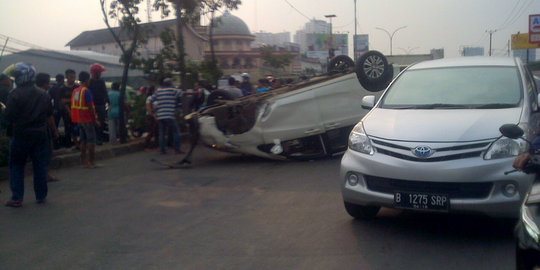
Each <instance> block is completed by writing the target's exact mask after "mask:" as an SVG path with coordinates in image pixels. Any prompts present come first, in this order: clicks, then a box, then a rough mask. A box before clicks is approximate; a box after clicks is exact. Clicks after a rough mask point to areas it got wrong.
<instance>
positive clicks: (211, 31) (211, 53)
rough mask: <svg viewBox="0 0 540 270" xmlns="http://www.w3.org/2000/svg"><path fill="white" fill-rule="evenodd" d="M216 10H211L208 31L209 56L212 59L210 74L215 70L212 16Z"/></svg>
mask: <svg viewBox="0 0 540 270" xmlns="http://www.w3.org/2000/svg"><path fill="white" fill-rule="evenodd" d="M215 12H216V10H215V9H212V17H211V18H210V30H209V31H208V38H209V40H210V55H211V57H212V72H213V71H214V70H215V69H216V67H217V63H216V53H215V51H214V14H215Z"/></svg>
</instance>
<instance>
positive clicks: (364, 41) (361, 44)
mask: <svg viewBox="0 0 540 270" xmlns="http://www.w3.org/2000/svg"><path fill="white" fill-rule="evenodd" d="M355 51H356V52H365V51H369V35H356V49H355Z"/></svg>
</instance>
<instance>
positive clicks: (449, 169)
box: [340, 150, 534, 218]
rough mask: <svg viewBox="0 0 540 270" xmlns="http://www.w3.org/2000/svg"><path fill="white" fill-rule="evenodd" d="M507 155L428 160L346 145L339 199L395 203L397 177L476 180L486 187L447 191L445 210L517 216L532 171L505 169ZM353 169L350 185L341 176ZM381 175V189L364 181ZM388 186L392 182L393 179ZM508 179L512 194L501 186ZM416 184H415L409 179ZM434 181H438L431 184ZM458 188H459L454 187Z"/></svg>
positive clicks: (418, 180)
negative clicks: (476, 190) (477, 190)
mask: <svg viewBox="0 0 540 270" xmlns="http://www.w3.org/2000/svg"><path fill="white" fill-rule="evenodd" d="M512 160H513V159H512V158H507V159H500V160H484V159H483V158H481V157H475V158H465V159H459V160H452V161H441V162H432V163H423V162H415V161H409V160H403V159H398V158H394V157H390V156H387V155H384V154H380V153H377V152H376V153H375V154H374V155H372V156H370V155H366V154H363V153H358V152H355V151H352V150H347V152H346V153H345V155H344V156H343V158H342V161H341V170H340V183H341V191H342V195H343V200H344V201H347V202H349V203H354V204H359V205H374V206H383V207H394V192H395V191H401V190H399V188H400V187H399V186H402V185H401V183H400V182H406V183H414V184H416V185H418V186H422V185H424V184H425V183H426V182H430V183H443V184H444V183H450V184H452V183H455V184H456V185H453V187H457V189H459V188H460V185H461V184H464V185H468V183H478V184H480V185H482V183H484V184H485V185H484V188H485V186H487V187H488V190H487V192H485V193H484V195H482V194H480V193H482V192H480V193H479V194H475V195H474V196H473V195H471V196H470V197H468V196H469V195H468V194H465V193H464V195H462V196H460V195H459V194H456V195H451V196H450V208H449V212H462V213H476V214H485V215H488V216H492V217H509V218H517V217H518V216H519V207H520V205H521V202H522V200H523V198H524V195H525V193H526V192H527V190H528V188H529V186H530V185H531V183H532V182H533V180H534V175H527V174H524V173H513V174H509V175H504V172H505V171H509V170H511V169H512V167H511V164H512ZM348 173H355V174H356V175H357V176H358V177H359V183H358V184H357V185H355V186H351V185H350V184H349V183H348V182H347V181H346V177H347V175H348ZM378 179H385V180H386V181H387V184H388V183H390V184H389V185H386V187H385V188H384V189H382V190H381V189H379V188H377V189H374V188H373V186H371V185H370V184H369V182H368V181H367V180H369V181H371V183H373V181H377V180H378ZM396 183H397V185H396V187H395V188H394V190H392V184H396ZM508 184H514V185H515V187H516V189H517V192H516V193H515V194H513V195H511V196H509V195H508V194H506V193H505V192H504V188H505V186H506V185H508ZM413 186H415V185H413ZM434 186H438V185H434ZM458 193H459V192H458Z"/></svg>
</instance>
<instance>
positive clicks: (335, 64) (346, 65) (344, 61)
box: [328, 55, 354, 73]
mask: <svg viewBox="0 0 540 270" xmlns="http://www.w3.org/2000/svg"><path fill="white" fill-rule="evenodd" d="M353 67H354V61H353V60H352V59H351V58H350V57H348V56H346V55H338V56H336V57H334V58H332V60H330V63H329V64H328V72H329V73H333V72H340V73H341V72H346V71H347V70H349V69H350V68H353Z"/></svg>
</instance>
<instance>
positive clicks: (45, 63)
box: [0, 49, 143, 80]
mask: <svg viewBox="0 0 540 270" xmlns="http://www.w3.org/2000/svg"><path fill="white" fill-rule="evenodd" d="M119 59H120V57H118V56H113V55H108V54H101V53H96V52H89V51H67V52H62V51H50V50H36V49H30V50H26V51H21V52H16V53H12V54H9V55H4V56H2V61H1V62H0V70H4V69H5V68H6V67H8V66H9V65H11V64H15V63H18V62H26V63H30V64H32V65H33V66H34V67H35V68H36V70H37V72H45V73H48V74H50V75H51V77H53V78H54V76H55V75H56V74H64V72H65V71H66V69H73V70H75V71H76V72H77V73H79V72H80V71H90V65H91V64H93V63H96V62H97V63H100V64H102V65H104V66H105V68H106V69H107V71H106V72H104V73H103V78H105V79H106V80H113V79H118V78H120V77H122V71H123V69H124V66H123V65H122V64H120V60H119ZM129 76H130V77H131V78H134V77H141V76H143V72H142V70H130V72H129Z"/></svg>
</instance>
